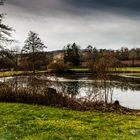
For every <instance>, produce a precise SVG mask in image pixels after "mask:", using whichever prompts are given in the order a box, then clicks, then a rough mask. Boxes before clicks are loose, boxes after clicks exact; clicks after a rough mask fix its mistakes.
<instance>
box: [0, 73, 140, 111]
mask: <svg viewBox="0 0 140 140" xmlns="http://www.w3.org/2000/svg"><path fill="white" fill-rule="evenodd" d="M39 78H40V79H42V80H43V82H45V81H44V79H49V80H51V81H52V82H51V87H53V88H55V89H56V90H57V91H58V92H63V93H65V94H67V95H69V96H70V97H73V98H80V99H82V100H87V101H88V100H93V101H104V100H105V98H106V99H107V101H108V102H113V101H115V100H119V102H120V104H121V105H122V106H125V107H129V108H132V109H140V79H133V78H128V77H125V78H124V77H118V76H111V77H110V78H108V79H107V80H103V79H97V78H95V77H93V76H91V75H87V74H77V75H57V76H48V77H45V76H41V77H39ZM23 79H24V80H23ZM29 79H31V78H30V77H18V83H19V84H20V85H21V84H22V85H23V86H27V85H28V83H29V81H30V80H29ZM4 80H5V81H12V82H13V80H15V78H13V77H8V78H5V79H4V78H0V81H1V82H2V81H4ZM39 84H40V85H39ZM38 85H39V86H43V84H42V83H38Z"/></svg>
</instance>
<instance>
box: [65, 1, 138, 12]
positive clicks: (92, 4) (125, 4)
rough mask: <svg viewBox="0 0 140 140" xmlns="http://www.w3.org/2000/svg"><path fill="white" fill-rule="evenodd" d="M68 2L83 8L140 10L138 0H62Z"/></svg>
mask: <svg viewBox="0 0 140 140" xmlns="http://www.w3.org/2000/svg"><path fill="white" fill-rule="evenodd" d="M64 1H65V2H68V3H69V4H72V5H76V6H78V7H83V8H96V7H97V8H99V7H102V8H105V7H111V8H113V7H116V8H122V9H129V10H137V11H140V0H64Z"/></svg>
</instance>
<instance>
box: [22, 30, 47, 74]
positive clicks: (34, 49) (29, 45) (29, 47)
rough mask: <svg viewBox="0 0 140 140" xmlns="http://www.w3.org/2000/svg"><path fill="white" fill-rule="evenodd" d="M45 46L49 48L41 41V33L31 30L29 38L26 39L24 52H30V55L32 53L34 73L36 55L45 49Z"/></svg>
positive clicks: (33, 69)
mask: <svg viewBox="0 0 140 140" xmlns="http://www.w3.org/2000/svg"><path fill="white" fill-rule="evenodd" d="M45 48H47V47H46V46H45V45H44V44H43V43H42V41H41V39H40V37H39V35H38V34H37V33H35V32H33V31H30V32H29V34H28V38H27V40H26V41H25V45H24V47H23V48H22V52H25V53H28V54H29V55H32V71H33V75H35V57H36V56H35V55H36V54H37V53H38V52H40V51H43V50H44V49H45Z"/></svg>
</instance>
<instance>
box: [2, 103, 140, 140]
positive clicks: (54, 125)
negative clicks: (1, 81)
mask: <svg viewBox="0 0 140 140" xmlns="http://www.w3.org/2000/svg"><path fill="white" fill-rule="evenodd" d="M139 134H140V117H136V116H127V115H122V114H115V113H101V112H79V111H71V110H65V109H59V108H52V107H44V106H33V105H23V104H9V103H0V139H1V140H68V139H69V140H94V139H95V140H115V139H121V140H133V139H135V140H139V139H140V135H139Z"/></svg>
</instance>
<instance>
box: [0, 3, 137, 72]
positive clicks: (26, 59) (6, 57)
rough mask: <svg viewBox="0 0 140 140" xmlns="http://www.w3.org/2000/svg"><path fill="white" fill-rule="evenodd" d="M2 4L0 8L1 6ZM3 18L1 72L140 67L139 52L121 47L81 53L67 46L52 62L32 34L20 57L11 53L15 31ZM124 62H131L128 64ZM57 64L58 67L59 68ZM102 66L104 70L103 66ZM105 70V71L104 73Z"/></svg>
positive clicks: (0, 20) (0, 27)
mask: <svg viewBox="0 0 140 140" xmlns="http://www.w3.org/2000/svg"><path fill="white" fill-rule="evenodd" d="M3 3H4V1H2V3H0V5H2V4H3ZM4 16H5V15H4V14H0V70H2V69H9V70H10V69H17V70H18V69H20V70H23V69H24V70H32V71H33V74H35V69H47V68H48V67H49V68H51V66H50V64H52V63H53V64H52V66H53V67H54V66H55V65H56V66H55V67H57V66H58V65H60V66H58V67H60V68H62V69H65V66H66V67H68V68H73V67H88V68H90V69H97V70H98V68H99V67H101V66H102V68H103V67H104V68H105V67H106V65H108V67H117V66H140V62H139V63H138V64H136V63H135V61H136V60H140V48H132V49H128V48H127V47H122V48H121V49H118V50H111V49H97V48H96V47H93V46H91V45H88V46H87V47H86V48H85V49H83V50H82V49H80V46H79V45H77V44H76V43H73V44H67V45H66V46H64V48H63V54H62V57H63V59H62V58H61V59H60V60H56V61H55V63H54V62H53V57H54V56H53V55H50V53H49V52H46V51H44V50H45V49H47V47H46V46H45V45H44V43H43V42H42V41H41V39H40V37H39V35H38V34H37V33H35V32H33V31H30V32H29V34H28V37H27V39H26V40H25V45H24V46H23V47H22V49H21V53H19V52H17V50H16V49H13V50H12V49H11V50H10V49H8V48H7V47H6V46H7V43H12V42H14V40H12V39H9V38H10V37H11V33H12V31H13V29H12V28H11V27H9V26H8V25H5V24H3V18H4ZM122 61H130V62H128V64H124V63H122ZM57 64H58V65H57ZM100 65H101V66H100ZM104 68H103V69H104Z"/></svg>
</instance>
